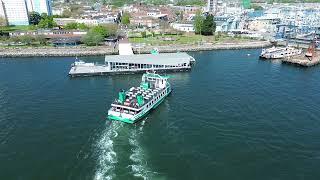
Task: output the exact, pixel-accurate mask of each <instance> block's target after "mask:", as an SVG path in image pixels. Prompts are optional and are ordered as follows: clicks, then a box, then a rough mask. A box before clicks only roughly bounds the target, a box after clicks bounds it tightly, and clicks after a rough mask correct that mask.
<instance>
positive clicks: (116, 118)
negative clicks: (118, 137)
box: [108, 115, 134, 124]
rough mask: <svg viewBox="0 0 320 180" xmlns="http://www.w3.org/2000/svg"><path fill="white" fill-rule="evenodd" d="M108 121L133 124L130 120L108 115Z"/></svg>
mask: <svg viewBox="0 0 320 180" xmlns="http://www.w3.org/2000/svg"><path fill="white" fill-rule="evenodd" d="M108 119H110V120H115V121H122V122H126V123H130V124H132V123H134V122H133V121H132V120H131V119H128V118H123V117H119V116H113V115H109V116H108Z"/></svg>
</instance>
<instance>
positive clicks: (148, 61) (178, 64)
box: [69, 53, 195, 76]
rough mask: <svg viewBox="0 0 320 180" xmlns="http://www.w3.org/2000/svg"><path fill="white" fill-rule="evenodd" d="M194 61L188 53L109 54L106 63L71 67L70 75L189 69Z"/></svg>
mask: <svg viewBox="0 0 320 180" xmlns="http://www.w3.org/2000/svg"><path fill="white" fill-rule="evenodd" d="M194 63H195V59H194V58H193V57H192V56H190V55H188V54H187V53H163V54H134V55H107V56H106V57H105V64H103V65H95V64H93V63H92V64H91V63H85V64H83V63H82V64H79V65H74V66H72V67H71V69H70V71H69V75H70V76H83V75H84V76H88V75H104V74H109V73H115V74H132V73H138V72H146V71H149V70H154V71H157V72H164V71H189V70H191V68H192V65H193V64H194Z"/></svg>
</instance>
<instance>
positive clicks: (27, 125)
mask: <svg viewBox="0 0 320 180" xmlns="http://www.w3.org/2000/svg"><path fill="white" fill-rule="evenodd" d="M259 51H260V50H256V49H253V50H225V51H207V52H194V53H190V55H192V56H194V57H195V59H196V60H197V63H196V66H195V67H194V69H193V70H192V71H191V72H185V73H175V74H172V79H171V83H172V87H173V93H172V94H171V95H170V96H169V97H167V98H166V99H165V101H164V102H163V103H162V104H161V105H160V106H158V108H157V109H156V110H154V111H152V112H151V113H150V114H149V115H148V116H147V117H146V118H144V119H143V120H142V121H140V122H139V123H137V124H135V125H128V124H123V123H119V122H110V121H107V120H106V114H107V109H108V108H109V106H110V103H111V102H112V101H113V100H114V98H116V96H117V93H118V90H119V89H122V88H124V89H127V88H129V87H131V86H136V85H138V84H139V82H140V78H141V75H119V76H105V77H83V78H69V77H68V76H67V73H68V70H69V67H70V64H71V63H72V62H73V60H74V59H73V58H69V57H59V58H58V57H57V58H14V59H9V58H8V59H1V60H0V179H3V180H10V179H22V180H29V179H30V180H44V179H46V180H57V179H59V180H62V179H77V180H79V179H119V180H122V179H156V180H180V179H183V180H185V179H196V180H197V179H219V180H223V179H225V180H230V179H245V180H248V179H259V180H270V179H281V180H283V179H287V180H292V179H308V180H311V179H319V177H320V171H319V167H320V151H319V150H320V81H319V77H320V71H319V67H312V68H308V69H305V68H299V67H295V66H291V65H287V64H281V63H280V62H277V61H275V62H270V61H262V60H259V59H258V58H257V57H258V55H259ZM248 54H251V55H250V56H248ZM83 59H84V60H86V61H103V57H84V58H83Z"/></svg>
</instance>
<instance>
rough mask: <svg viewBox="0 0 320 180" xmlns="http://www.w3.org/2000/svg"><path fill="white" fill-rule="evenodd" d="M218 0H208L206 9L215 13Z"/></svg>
mask: <svg viewBox="0 0 320 180" xmlns="http://www.w3.org/2000/svg"><path fill="white" fill-rule="evenodd" d="M217 5H218V0H208V2H207V10H208V12H209V13H212V14H216V12H217Z"/></svg>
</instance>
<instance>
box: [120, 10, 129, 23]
mask: <svg viewBox="0 0 320 180" xmlns="http://www.w3.org/2000/svg"><path fill="white" fill-rule="evenodd" d="M121 23H122V24H123V25H125V26H128V25H129V24H130V14H129V13H126V12H125V13H123V15H122V17H121Z"/></svg>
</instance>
